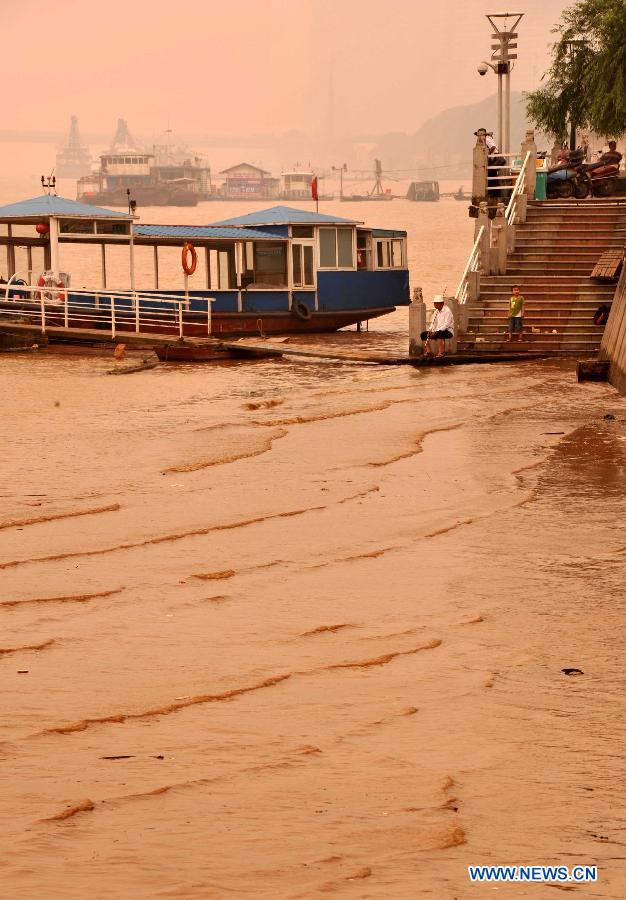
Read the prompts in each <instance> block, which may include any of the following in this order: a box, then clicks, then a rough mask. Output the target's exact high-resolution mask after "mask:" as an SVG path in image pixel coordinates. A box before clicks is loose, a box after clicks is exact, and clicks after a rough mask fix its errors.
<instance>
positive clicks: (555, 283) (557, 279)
mask: <svg viewBox="0 0 626 900" xmlns="http://www.w3.org/2000/svg"><path fill="white" fill-rule="evenodd" d="M480 283H481V285H486V286H494V287H496V286H498V285H502V287H506V288H510V286H511V276H510V275H483V276H481V279H480ZM528 285H529V286H532V287H534V288H539V287H541V286H544V285H545V286H546V287H548V288H551V287H554V288H555V289H557V290H561V289H568V288H569V287H584V286H589V287H596V286H597V287H598V288H603V289H604V288H611V289H614V285H611V284H602V283H601V282H595V281H592V280H591V278H590V277H589V276H588V275H586V276H585V275H582V276H581V275H529V276H528Z"/></svg>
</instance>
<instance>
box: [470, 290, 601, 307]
mask: <svg viewBox="0 0 626 900" xmlns="http://www.w3.org/2000/svg"><path fill="white" fill-rule="evenodd" d="M510 293H511V292H510V291H505V290H501V289H500V288H497V289H495V290H487V289H485V290H481V292H480V299H481V302H482V303H485V302H488V301H490V300H491V301H494V300H499V301H504V300H508V298H509V296H510ZM522 293H523V294H524V297H525V298H526V305H527V306H528V305H529V304H531V305H533V304H534V305H537V304H539V303H541V304H543V303H547V304H551V303H565V304H571V303H576V304H577V305H578V304H579V303H595V302H596V300H597V299H598V298H599V297H601V298H602V300H603V301H604V302H605V303H606V302H607V301H608V302H610V301H611V300H612V299H613V292H612V291H604V292H603V291H577V290H575V289H574V290H572V291H555V292H551V293H548V292H547V291H533V290H527V289H526V288H524V290H523V291H522Z"/></svg>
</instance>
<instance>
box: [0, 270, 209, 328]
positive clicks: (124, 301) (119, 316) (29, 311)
mask: <svg viewBox="0 0 626 900" xmlns="http://www.w3.org/2000/svg"><path fill="white" fill-rule="evenodd" d="M18 276H19V273H16V275H15V276H13V277H12V278H11V279H9V282H8V283H7V284H6V285H3V287H4V297H3V298H2V299H3V300H4V303H3V304H2V306H1V307H0V321H2V320H3V319H4V320H11V321H14V322H15V321H17V322H19V323H20V324H32V325H33V327H35V328H37V329H38V330H40V331H41V332H42V334H45V333H46V331H47V329H48V328H52V327H55V328H67V329H94V330H98V331H101V332H103V334H110V335H111V337H112V338H115V337H116V336H117V335H118V333H122V332H123V333H126V334H128V333H129V332H134V333H135V334H142V333H143V334H161V333H162V334H172V333H173V332H174V333H176V332H178V335H179V337H181V338H182V337H183V330H184V325H185V313H186V312H187V311H189V307H190V298H189V297H185V296H184V295H182V296H181V295H178V294H163V293H161V292H159V293H157V292H154V293H152V292H150V293H144V292H141V291H118V290H115V291H111V290H87V289H85V288H81V289H78V290H74V289H73V288H72V289H69V288H66V287H52V286H50V287H48V286H40V285H35V286H33V285H28V284H19V283H16V282H15V280H14V279H15V278H16V277H18ZM191 299H192V300H201V301H206V304H207V308H206V334H207V336H210V334H211V304H212V303H214V302H215V299H216V298H215V297H205V296H201V297H193V298H191ZM202 312H204V310H194V311H193V322H194V324H195V325H197V324H198V323H199V316H200V315H201V314H202ZM200 321H201V320H200Z"/></svg>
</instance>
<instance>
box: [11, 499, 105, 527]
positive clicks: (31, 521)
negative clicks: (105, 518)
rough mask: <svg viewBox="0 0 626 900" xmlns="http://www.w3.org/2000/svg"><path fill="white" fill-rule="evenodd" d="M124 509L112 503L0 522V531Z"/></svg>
mask: <svg viewBox="0 0 626 900" xmlns="http://www.w3.org/2000/svg"><path fill="white" fill-rule="evenodd" d="M121 508H122V507H121V506H120V504H119V503H110V504H109V505H108V506H94V507H92V508H91V509H75V510H70V511H69V512H64V513H51V514H50V515H48V516H31V517H30V518H28V519H11V520H9V521H8V522H0V531H4V529H5V528H25V527H26V526H27V525H41V524H43V523H44V522H56V521H58V520H59V519H75V518H78V516H95V515H98V514H99V513H107V512H117V511H118V510H120V509H121Z"/></svg>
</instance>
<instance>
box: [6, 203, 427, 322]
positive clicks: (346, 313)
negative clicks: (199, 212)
mask: <svg viewBox="0 0 626 900" xmlns="http://www.w3.org/2000/svg"><path fill="white" fill-rule="evenodd" d="M17 222H19V223H20V225H28V224H29V223H30V224H32V225H33V229H34V231H36V234H33V240H32V241H31V242H30V244H29V247H30V251H29V259H31V260H32V255H33V254H34V253H35V250H37V254H38V256H39V254H41V251H43V254H42V258H41V263H43V266H42V268H40V269H39V270H35V271H34V272H33V271H30V272H29V273H26V277H24V274H25V273H19V272H15V271H9V272H8V275H9V284H8V285H6V286H3V290H2V294H0V298H1V300H2V302H0V308H2V310H3V311H4V312H5V313H6V312H7V310H11V311H15V312H18V313H19V314H20V315H21V314H24V315H26V314H28V312H29V310H30V311H31V312H30V315H32V316H34V317H35V318H37V317H38V316H39V315H40V305H41V304H44V305H45V307H46V316H47V321H48V322H49V324H50V325H52V324H54V322H55V321H56V320H58V322H59V323H60V324H61V325H63V322H64V321H65V322H66V323H68V324H69V327H77V328H78V327H81V328H93V327H94V324H93V322H94V321H96V322H97V323H98V327H101V328H110V324H107V322H109V323H110V319H111V318H112V316H113V307H114V309H115V320H116V323H117V329H118V330H119V331H124V330H127V331H139V330H140V327H139V323H140V322H150V325H149V327H150V329H151V330H153V331H158V332H159V333H164V334H168V333H180V335H181V336H185V337H187V336H189V337H194V336H195V337H206V336H207V332H208V333H209V334H211V335H213V336H216V337H220V336H224V337H226V336H231V335H266V334H268V335H269V334H294V333H301V332H329V331H336V330H337V329H339V328H343V327H345V326H347V325H353V324H355V323H358V322H365V321H367V320H369V319H373V318H376V317H378V316H384V315H386V314H388V313H391V312H393V311H394V309H395V308H396V307H398V306H408V304H409V272H408V268H407V246H406V232H405V231H399V230H395V229H394V230H390V229H380V228H373V227H372V226H366V225H364V224H363V223H362V222H358V221H355V220H353V219H345V218H342V217H340V216H335V215H325V214H321V213H316V212H313V211H311V212H308V211H305V210H299V209H292V208H290V207H288V206H274V207H271V208H270V209H265V210H261V211H260V212H255V213H251V214H249V215H244V216H239V217H236V218H231V219H226V220H224V221H221V222H216V223H215V224H213V225H197V226H185V225H142V224H138V223H137V222H135V217H134V216H132V215H130V214H128V213H123V212H118V211H113V210H110V209H104V208H96V207H90V206H88V205H85V204H84V203H80V202H76V201H72V200H66V199H64V198H62V197H57V196H54V195H44V196H42V197H36V198H33V199H32V200H25V201H21V202H18V203H14V204H11V205H10V206H5V207H0V224H11V223H17ZM37 235H39V237H37ZM4 240H5V242H6V243H7V245H12V244H13V243H15V244H16V245H17V244H19V241H20V240H21V241H24V238H23V237H22V236H21V235H15V236H8V237H6V238H5V239H4ZM70 243H75V244H79V245H80V246H81V247H82V248H83V252H87V247H86V245H87V244H89V243H92V244H93V249H94V250H97V251H98V254H99V256H100V262H99V269H100V272H101V285H100V287H99V288H98V289H95V290H94V293H90V289H89V288H81V290H80V291H76V292H73V291H72V290H71V284H70V282H71V272H70V271H69V269H64V266H63V263H62V260H61V259H60V257H62V255H63V249H64V247H65V245H66V244H70ZM35 245H38V246H37V247H36V246H35ZM108 245H111V246H115V247H116V259H117V258H118V255H119V251H120V250H121V249H122V248H123V247H124V246H126V248H127V249H128V251H129V257H130V259H129V263H130V264H129V270H128V271H129V272H130V273H131V282H130V284H128V285H127V287H126V288H125V289H124V290H119V291H118V292H117V293H116V290H115V289H109V288H107V279H108V275H107V252H106V251H107V246H108ZM138 247H142V248H148V247H149V248H151V249H152V254H151V255H152V259H153V270H154V271H153V286H152V287H144V286H142V285H139V284H136V283H135V281H134V276H133V273H134V271H135V265H134V262H133V260H134V253H135V252H136V250H137V248H138ZM164 248H168V250H167V251H166V250H165V249H164ZM172 248H174V249H176V248H178V249H179V251H182V257H183V259H182V263H183V268H184V269H185V271H186V274H184V273H183V271H182V269H181V270H180V282H179V285H180V287H178V288H176V289H174V290H167V291H165V292H164V291H161V289H160V288H161V284H160V281H159V278H160V275H159V263H160V259H159V257H160V252H159V251H164V253H165V252H167V253H168V255H170V254H171V250H172ZM9 250H10V247H9ZM144 258H145V257H144ZM7 259H9V260H14V259H15V254H14V253H11V252H8V253H7ZM41 263H40V265H41ZM29 269H31V270H32V269H33V262H32V261H31V263H30V264H29ZM64 271H65V274H63V272H64ZM18 281H22V282H23V283H25V284H22V286H21V287H20V286H17V282H18ZM29 285H30V287H29ZM24 287H25V288H26V290H24V289H23V288H24ZM177 298H178V301H177ZM181 300H183V301H184V302H182V303H181ZM179 305H180V321H178V320H177V318H176V315H175V314H176V310H177V309H178V308H179ZM155 310H157V311H156V312H155ZM37 320H38V318H37ZM90 323H91V324H90ZM66 327H67V324H66Z"/></svg>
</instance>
